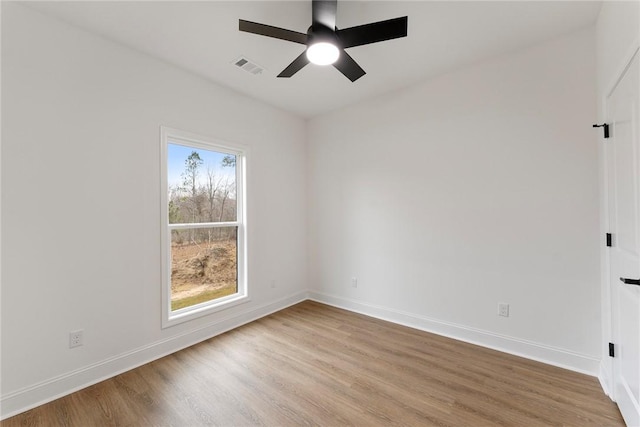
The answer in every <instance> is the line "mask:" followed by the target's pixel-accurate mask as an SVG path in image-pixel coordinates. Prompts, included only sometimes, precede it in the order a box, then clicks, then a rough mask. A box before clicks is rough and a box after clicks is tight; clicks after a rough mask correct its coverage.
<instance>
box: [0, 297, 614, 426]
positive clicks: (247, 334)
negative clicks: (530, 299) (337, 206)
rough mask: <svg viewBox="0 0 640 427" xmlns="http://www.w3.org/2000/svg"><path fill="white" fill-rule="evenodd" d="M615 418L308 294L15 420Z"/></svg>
mask: <svg viewBox="0 0 640 427" xmlns="http://www.w3.org/2000/svg"><path fill="white" fill-rule="evenodd" d="M102 425H117V426H200V425H220V426H244V425H266V426H302V425H321V426H342V425H360V426H375V425H412V426H418V425H421V426H422V425H425V426H431V425H433V426H492V425H514V426H550V425H572V426H616V425H623V421H622V418H621V417H620V414H619V412H618V410H617V408H616V406H615V404H613V403H612V402H611V401H610V400H609V399H608V398H607V397H606V396H605V395H604V393H603V392H602V389H601V388H600V386H599V384H598V381H597V380H596V379H595V378H593V377H589V376H586V375H581V374H578V373H575V372H571V371H567V370H564V369H560V368H555V367H552V366H547V365H544V364H541V363H537V362H533V361H530V360H526V359H522V358H519V357H515V356H510V355H507V354H503V353H499V352H497V351H493V350H488V349H485V348H482V347H477V346H474V345H470V344H465V343H461V342H458V341H454V340H451V339H447V338H443V337H439V336H436V335H432V334H428V333H425V332H420V331H417V330H414V329H410V328H406V327H402V326H398V325H394V324H392V323H387V322H383V321H380V320H376V319H372V318H369V317H366V316H362V315H358V314H354V313H350V312H347V311H343V310H339V309H336V308H333V307H328V306H326V305H322V304H318V303H315V302H311V301H306V302H303V303H301V304H298V305H295V306H293V307H290V308H288V309H285V310H283V311H281V312H278V313H276V314H273V315H271V316H268V317H266V318H263V319H260V320H258V321H256V322H253V323H251V324H248V325H245V326H243V327H240V328H238V329H236V330H233V331H231V332H228V333H226V334H223V335H220V336H218V337H215V338H212V339H210V340H208V341H206V342H203V343H201V344H198V345H196V346H193V347H191V348H188V349H186V350H183V351H180V352H178V353H175V354H173V355H170V356H167V357H165V358H163V359H160V360H157V361H155V362H152V363H150V364H148V365H145V366H142V367H140V368H137V369H134V370H132V371H129V372H127V373H125V374H122V375H118V376H117V377H114V378H112V379H109V380H107V381H104V382H102V383H99V384H96V385H94V386H92V387H89V388H86V389H84V390H81V391H79V392H76V393H73V394H71V395H69V396H66V397H63V398H61V399H58V400H56V401H54V402H51V403H49V404H46V405H43V406H41V407H38V408H35V409H33V410H31V411H28V412H25V413H23V414H21V415H18V416H16V417H13V418H10V419H8V420H5V421H4V422H3V423H2V426H3V427H5V426H6V427H12V426H83V427H85V426H102Z"/></svg>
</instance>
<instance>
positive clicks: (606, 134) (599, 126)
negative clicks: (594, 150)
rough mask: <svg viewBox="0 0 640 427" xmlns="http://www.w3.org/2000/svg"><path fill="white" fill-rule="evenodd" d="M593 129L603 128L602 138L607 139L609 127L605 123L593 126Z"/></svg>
mask: <svg viewBox="0 0 640 427" xmlns="http://www.w3.org/2000/svg"><path fill="white" fill-rule="evenodd" d="M593 127H594V128H604V137H605V138H609V125H608V124H607V123H603V124H601V125H593Z"/></svg>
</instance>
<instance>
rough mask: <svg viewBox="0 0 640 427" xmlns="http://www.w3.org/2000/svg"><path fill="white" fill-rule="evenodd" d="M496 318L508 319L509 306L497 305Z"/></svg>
mask: <svg viewBox="0 0 640 427" xmlns="http://www.w3.org/2000/svg"><path fill="white" fill-rule="evenodd" d="M498 316H502V317H509V304H502V303H500V304H498Z"/></svg>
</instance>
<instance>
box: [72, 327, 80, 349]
mask: <svg viewBox="0 0 640 427" xmlns="http://www.w3.org/2000/svg"><path fill="white" fill-rule="evenodd" d="M82 332H83V330H82V329H80V330H79V331H72V332H69V348H74V347H80V346H81V345H82Z"/></svg>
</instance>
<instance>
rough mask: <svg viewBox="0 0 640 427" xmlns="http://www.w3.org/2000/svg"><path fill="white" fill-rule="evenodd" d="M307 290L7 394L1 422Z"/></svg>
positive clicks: (238, 323)
mask: <svg viewBox="0 0 640 427" xmlns="http://www.w3.org/2000/svg"><path fill="white" fill-rule="evenodd" d="M307 295H308V293H307V291H303V292H298V293H295V294H293V295H291V296H289V297H286V298H283V299H280V300H277V301H274V302H271V303H268V304H264V305H261V306H258V307H253V308H251V309H247V310H246V311H244V312H241V313H239V314H235V315H233V316H229V317H226V318H221V319H217V320H216V321H215V322H213V323H210V324H208V325H206V326H203V327H200V328H198V329H195V330H191V331H188V332H185V333H183V334H180V335H177V336H173V337H171V338H167V339H165V340H161V341H157V342H154V343H152V344H149V345H146V346H143V347H139V348H137V349H135V350H132V351H129V352H127V353H123V354H119V355H117V356H114V357H111V358H108V359H105V360H102V361H100V362H98V363H94V364H92V365H89V366H85V367H83V368H80V369H78V370H75V371H72V372H68V373H66V374H63V375H60V376H58V377H55V378H51V379H49V380H46V381H43V382H40V383H38V384H34V385H32V386H29V387H25V388H23V389H20V390H17V391H14V392H12V393H8V394H6V395H3V396H2V397H1V398H0V420H4V419H6V418H9V417H12V416H14V415H16V414H19V413H21V412H24V411H27V410H29V409H31V408H34V407H36V406H39V405H42V404H44V403H47V402H51V401H52V400H55V399H58V398H60V397H62V396H66V395H68V394H70V393H73V392H75V391H78V390H81V389H83V388H85V387H88V386H90V385H93V384H96V383H98V382H100V381H104V380H106V379H108V378H111V377H114V376H116V375H118V374H121V373H123V372H126V371H129V370H131V369H133V368H136V367H138V366H141V365H144V364H146V363H149V362H152V361H154V360H156V359H159V358H161V357H164V356H166V355H169V354H171V353H175V352H176V351H179V350H182V349H184V348H186V347H189V346H192V345H194V344H197V343H199V342H201V341H204V340H207V339H209V338H212V337H214V336H216V335H220V334H222V333H224V332H227V331H229V330H231V329H234V328H237V327H238V326H241V325H244V324H246V323H249V322H252V321H254V320H257V319H259V318H261V317H264V316H267V315H269V314H271V313H274V312H276V311H280V310H282V309H284V308H286V307H289V306H291V305H293V304H297V303H299V302H302V301H304V300H306V299H307Z"/></svg>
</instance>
